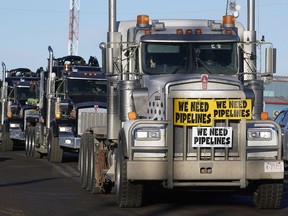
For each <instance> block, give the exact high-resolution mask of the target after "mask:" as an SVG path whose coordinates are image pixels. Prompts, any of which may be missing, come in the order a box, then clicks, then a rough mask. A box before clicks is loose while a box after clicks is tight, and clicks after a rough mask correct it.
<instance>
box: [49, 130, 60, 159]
mask: <svg viewBox="0 0 288 216" xmlns="http://www.w3.org/2000/svg"><path fill="white" fill-rule="evenodd" d="M47 156H48V161H50V162H51V163H61V162H62V158H63V149H61V148H60V146H59V138H58V137H56V136H54V133H53V129H50V131H49V137H48V152H47Z"/></svg>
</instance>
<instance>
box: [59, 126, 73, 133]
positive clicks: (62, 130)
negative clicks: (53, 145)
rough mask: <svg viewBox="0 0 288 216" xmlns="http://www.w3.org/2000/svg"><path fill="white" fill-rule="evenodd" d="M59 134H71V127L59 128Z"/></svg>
mask: <svg viewBox="0 0 288 216" xmlns="http://www.w3.org/2000/svg"><path fill="white" fill-rule="evenodd" d="M59 132H66V133H72V127H59Z"/></svg>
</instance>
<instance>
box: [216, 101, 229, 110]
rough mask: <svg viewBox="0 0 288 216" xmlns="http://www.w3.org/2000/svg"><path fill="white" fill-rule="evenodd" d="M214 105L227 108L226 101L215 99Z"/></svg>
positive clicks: (218, 107)
mask: <svg viewBox="0 0 288 216" xmlns="http://www.w3.org/2000/svg"><path fill="white" fill-rule="evenodd" d="M216 106H217V109H220V108H223V109H226V108H227V106H226V101H216Z"/></svg>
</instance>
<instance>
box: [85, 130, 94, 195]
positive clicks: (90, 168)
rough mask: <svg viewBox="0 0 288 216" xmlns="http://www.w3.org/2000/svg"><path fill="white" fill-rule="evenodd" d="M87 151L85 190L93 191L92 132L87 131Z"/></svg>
mask: <svg viewBox="0 0 288 216" xmlns="http://www.w3.org/2000/svg"><path fill="white" fill-rule="evenodd" d="M86 148H87V149H88V151H87V162H88V166H87V168H88V169H87V188H86V189H87V190H88V191H91V192H92V191H93V188H94V187H95V183H96V182H95V181H96V180H95V154H94V152H95V151H94V137H93V134H91V133H87V143H86Z"/></svg>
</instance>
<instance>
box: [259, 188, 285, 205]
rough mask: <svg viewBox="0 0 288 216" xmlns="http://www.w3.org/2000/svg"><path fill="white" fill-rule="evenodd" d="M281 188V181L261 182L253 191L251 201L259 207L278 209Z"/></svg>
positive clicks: (281, 192)
mask: <svg viewBox="0 0 288 216" xmlns="http://www.w3.org/2000/svg"><path fill="white" fill-rule="evenodd" d="M283 190H284V188H283V183H271V184H261V185H259V186H258V188H257V189H256V191H255V192H254V193H253V202H254V204H255V206H256V207H257V208H259V209H278V208H280V205H281V201H282V194H283Z"/></svg>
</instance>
